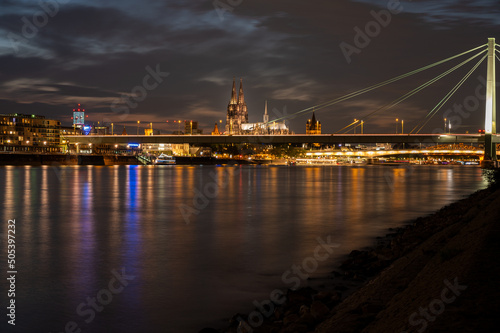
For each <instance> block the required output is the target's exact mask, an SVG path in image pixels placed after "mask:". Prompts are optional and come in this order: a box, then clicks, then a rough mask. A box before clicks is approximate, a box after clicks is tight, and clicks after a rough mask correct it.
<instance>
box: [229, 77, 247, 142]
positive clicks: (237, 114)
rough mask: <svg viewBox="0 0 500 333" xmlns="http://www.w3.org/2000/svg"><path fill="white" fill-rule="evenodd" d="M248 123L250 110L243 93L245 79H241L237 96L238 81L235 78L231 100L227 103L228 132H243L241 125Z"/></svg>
mask: <svg viewBox="0 0 500 333" xmlns="http://www.w3.org/2000/svg"><path fill="white" fill-rule="evenodd" d="M246 123H248V110H247V104H246V103H245V96H244V94H243V79H240V91H239V93H238V96H236V81H235V79H234V78H233V90H232V92H231V100H230V101H229V104H228V105H227V117H226V134H241V132H242V128H241V125H242V124H246Z"/></svg>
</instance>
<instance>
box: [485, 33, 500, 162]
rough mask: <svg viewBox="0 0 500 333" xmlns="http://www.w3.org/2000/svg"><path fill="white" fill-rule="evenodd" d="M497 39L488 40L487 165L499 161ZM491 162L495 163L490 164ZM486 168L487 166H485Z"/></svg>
mask: <svg viewBox="0 0 500 333" xmlns="http://www.w3.org/2000/svg"><path fill="white" fill-rule="evenodd" d="M495 83H496V79H495V38H488V68H487V76H486V110H485V111H486V114H485V120H484V123H485V124H484V133H485V134H484V161H485V164H495V163H494V161H496V160H497V153H496V142H494V141H493V135H494V134H497V127H496V118H497V117H496V113H497V112H496V111H497V110H496V94H495V89H496V87H495ZM489 161H491V162H493V163H490V162H489ZM485 166H486V165H485Z"/></svg>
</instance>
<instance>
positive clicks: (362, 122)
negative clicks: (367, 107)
mask: <svg viewBox="0 0 500 333" xmlns="http://www.w3.org/2000/svg"><path fill="white" fill-rule="evenodd" d="M364 123H365V122H364V121H363V120H361V134H363V124H364Z"/></svg>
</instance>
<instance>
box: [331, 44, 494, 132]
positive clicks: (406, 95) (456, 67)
mask: <svg viewBox="0 0 500 333" xmlns="http://www.w3.org/2000/svg"><path fill="white" fill-rule="evenodd" d="M484 52H486V50H483V51H481V52H479V53H477V54H476V55H474V56H472V57H470V58H468V59H467V60H464V61H463V62H461V63H460V64H458V65H456V66H454V67H453V68H451V69H449V70H447V71H445V72H443V73H441V74H440V75H438V76H436V77H434V78H433V79H431V80H429V81H427V82H425V83H423V84H422V85H420V86H418V87H417V88H415V89H413V90H411V91H409V92H407V93H406V94H404V95H403V96H400V97H398V98H397V99H395V100H394V101H392V102H390V103H388V104H386V105H384V106H383V107H380V108H378V109H377V110H375V111H372V112H370V113H369V114H368V115H366V116H364V117H362V118H363V119H368V118H369V117H371V116H373V115H374V114H375V113H377V112H380V111H385V110H388V109H390V108H392V107H394V106H396V105H398V104H399V103H401V102H402V101H404V100H406V99H408V98H409V97H411V96H413V95H415V94H416V93H418V92H420V91H422V90H423V89H425V88H427V87H428V86H430V85H431V84H433V83H435V82H436V81H438V80H440V79H442V78H443V77H445V76H446V75H448V74H450V73H452V72H454V71H455V70H457V69H458V68H460V67H462V66H464V65H465V64H467V63H468V62H470V61H472V60H473V59H474V58H477V57H478V56H480V55H481V54H482V53H484ZM354 124H356V126H354V128H357V127H359V126H361V123H358V122H355V123H352V124H349V125H347V126H346V127H344V128H342V129H340V130H339V131H337V132H335V134H336V133H338V132H340V131H342V130H344V129H345V128H347V127H350V126H352V125H354ZM350 130H351V129H350V128H349V129H347V131H346V132H345V133H347V132H348V131H350Z"/></svg>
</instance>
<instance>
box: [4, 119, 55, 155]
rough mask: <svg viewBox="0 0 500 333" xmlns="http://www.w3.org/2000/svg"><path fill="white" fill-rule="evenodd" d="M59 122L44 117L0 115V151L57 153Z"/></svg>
mask: <svg viewBox="0 0 500 333" xmlns="http://www.w3.org/2000/svg"><path fill="white" fill-rule="evenodd" d="M60 132H61V122H60V121H58V120H52V119H45V117H44V116H38V115H34V114H33V115H28V114H20V113H15V114H14V113H12V114H0V151H29V152H59V151H61V146H60V144H61V136H60V134H61V133H60Z"/></svg>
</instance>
